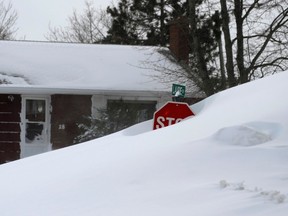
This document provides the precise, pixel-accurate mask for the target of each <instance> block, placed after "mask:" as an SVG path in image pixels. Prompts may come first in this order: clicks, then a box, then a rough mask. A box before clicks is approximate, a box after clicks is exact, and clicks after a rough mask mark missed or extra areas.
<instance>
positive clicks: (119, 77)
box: [0, 41, 177, 92]
mask: <svg viewBox="0 0 288 216" xmlns="http://www.w3.org/2000/svg"><path fill="white" fill-rule="evenodd" d="M0 47H1V49H0V79H5V80H6V81H7V82H8V84H6V85H5V86H6V87H11V86H12V87H19V86H20V87H23V86H24V87H25V86H26V87H27V86H30V87H31V86H32V87H42V88H44V87H45V88H53V89H55V88H66V89H67V88H69V89H92V90H127V91H129V90H134V91H166V92H170V91H171V86H172V83H171V82H161V80H159V79H157V78H155V77H157V76H158V77H159V72H157V71H156V70H154V69H153V67H154V66H155V65H157V67H159V66H161V65H163V66H164V65H165V66H166V67H167V64H168V65H170V66H171V67H172V68H173V67H174V68H176V67H177V66H176V65H175V64H173V63H171V62H170V61H169V60H168V59H167V58H165V57H164V56H163V55H162V54H160V53H159V52H158V51H157V50H158V49H159V48H157V47H143V46H123V45H96V44H93V45H91V44H72V43H50V42H27V41H23V42H21V41H0ZM149 65H150V66H149ZM153 65H154V66H153ZM9 83H10V84H9ZM3 86H4V85H2V87H3Z"/></svg>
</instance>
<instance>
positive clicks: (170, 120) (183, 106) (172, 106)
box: [153, 101, 195, 130]
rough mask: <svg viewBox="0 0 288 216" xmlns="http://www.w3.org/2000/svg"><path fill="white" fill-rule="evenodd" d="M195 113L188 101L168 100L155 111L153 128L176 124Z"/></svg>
mask: <svg viewBox="0 0 288 216" xmlns="http://www.w3.org/2000/svg"><path fill="white" fill-rule="evenodd" d="M194 115H195V114H194V113H193V112H192V110H191V109H190V107H189V106H188V104H187V103H181V102H171V101H170V102H167V103H166V104H165V105H164V106H162V107H161V108H160V109H159V110H157V111H156V112H155V113H154V119H153V130H156V129H159V128H162V127H167V126H169V125H173V124H176V123H178V122H180V121H182V120H183V119H185V118H187V117H189V116H194Z"/></svg>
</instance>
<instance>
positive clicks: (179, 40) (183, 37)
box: [169, 17, 189, 63]
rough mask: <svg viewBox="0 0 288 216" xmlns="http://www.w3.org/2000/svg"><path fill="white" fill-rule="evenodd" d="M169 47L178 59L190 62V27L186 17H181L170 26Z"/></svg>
mask: <svg viewBox="0 0 288 216" xmlns="http://www.w3.org/2000/svg"><path fill="white" fill-rule="evenodd" d="M169 33H170V38H169V48H170V51H171V52H172V53H173V55H174V56H175V58H176V59H177V60H178V61H184V62H186V63H188V59H189V28H188V20H187V18H186V17H179V18H178V19H176V20H174V21H172V22H171V23H170V26H169Z"/></svg>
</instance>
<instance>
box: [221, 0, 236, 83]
mask: <svg viewBox="0 0 288 216" xmlns="http://www.w3.org/2000/svg"><path fill="white" fill-rule="evenodd" d="M220 3H221V15H222V21H223V23H222V30H223V33H224V41H225V51H226V70H227V76H228V85H229V87H233V86H236V85H237V83H236V78H235V74H234V64H233V50H232V41H231V36H230V30H229V14H228V10H227V2H226V0H220Z"/></svg>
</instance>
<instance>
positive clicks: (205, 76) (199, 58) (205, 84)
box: [189, 0, 215, 96]
mask: <svg viewBox="0 0 288 216" xmlns="http://www.w3.org/2000/svg"><path fill="white" fill-rule="evenodd" d="M195 1H196V0H189V20H190V28H191V36H192V40H193V44H192V47H193V53H194V55H195V57H196V64H197V68H198V70H199V75H200V77H201V79H202V80H201V81H202V90H203V91H204V92H205V93H206V95H207V96H209V95H212V94H214V93H215V92H214V86H213V83H212V81H211V79H210V77H209V73H208V69H207V65H206V62H205V59H204V53H203V51H202V49H201V45H200V42H199V39H198V35H197V24H196V2H195Z"/></svg>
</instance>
